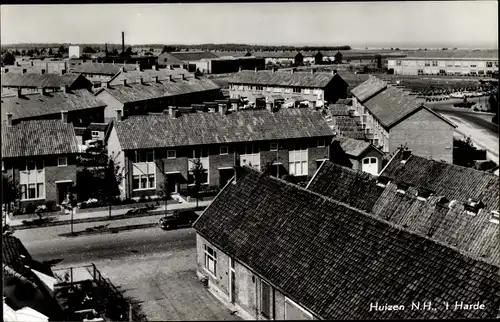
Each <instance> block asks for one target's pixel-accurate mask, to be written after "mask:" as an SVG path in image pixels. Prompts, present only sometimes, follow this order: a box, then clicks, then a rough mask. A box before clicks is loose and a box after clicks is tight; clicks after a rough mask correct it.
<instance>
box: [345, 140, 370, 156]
mask: <svg viewBox="0 0 500 322" xmlns="http://www.w3.org/2000/svg"><path fill="white" fill-rule="evenodd" d="M337 140H338V141H339V142H340V146H341V147H342V150H344V152H345V153H347V154H348V155H350V156H353V157H359V156H360V155H361V154H363V152H365V151H366V150H367V149H368V148H369V147H370V146H372V145H371V143H370V142H366V141H363V140H356V139H351V138H348V137H340V138H338V139H337Z"/></svg>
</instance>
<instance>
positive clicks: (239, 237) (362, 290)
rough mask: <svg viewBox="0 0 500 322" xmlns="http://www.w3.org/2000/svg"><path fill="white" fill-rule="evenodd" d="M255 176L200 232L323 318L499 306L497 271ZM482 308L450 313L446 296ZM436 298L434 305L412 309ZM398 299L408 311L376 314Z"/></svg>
mask: <svg viewBox="0 0 500 322" xmlns="http://www.w3.org/2000/svg"><path fill="white" fill-rule="evenodd" d="M246 171H248V172H249V173H248V174H247V175H246V176H244V177H240V178H239V179H238V182H237V183H236V184H234V185H233V184H229V185H227V186H226V187H225V189H224V190H222V192H221V193H220V194H219V195H218V196H217V198H216V199H215V200H214V201H213V202H212V204H211V205H210V206H209V207H208V208H207V209H206V210H205V212H204V213H203V215H202V216H201V217H200V218H199V219H198V220H197V222H196V223H195V224H194V228H195V229H196V231H197V232H198V233H199V234H200V235H201V236H202V237H204V238H206V239H207V240H208V241H209V242H210V243H213V244H214V245H215V246H216V247H217V248H219V249H220V250H221V251H222V252H224V253H226V254H227V255H228V256H230V257H231V258H233V259H235V260H236V261H237V262H240V263H243V264H245V265H246V266H248V267H250V268H251V269H252V270H253V271H255V272H256V274H258V275H260V276H262V277H264V278H265V279H266V280H267V281H268V282H269V283H270V284H271V285H272V286H274V287H276V288H277V289H278V290H280V291H281V292H282V293H284V294H285V295H286V296H287V297H289V298H290V299H292V300H293V301H295V302H297V303H299V304H300V305H302V306H303V307H305V308H307V309H308V310H309V311H311V312H312V313H314V314H315V315H316V316H317V317H319V318H322V319H381V318H383V319H398V318H399V319H403V318H415V319H418V318H421V319H427V318H429V319H431V318H474V317H475V318H486V317H490V318H493V317H496V316H497V314H498V307H499V305H500V281H499V279H498V273H499V268H498V267H495V266H492V265H489V264H487V263H484V262H482V261H479V260H473V259H470V258H468V257H467V256H465V255H462V254H460V253H459V252H458V251H456V250H454V249H452V248H450V247H446V246H444V245H441V244H439V243H436V242H434V241H432V240H430V239H428V238H426V237H424V236H420V235H418V234H415V233H411V232H409V231H406V230H405V229H402V228H399V227H396V226H394V225H392V224H391V223H388V222H386V221H384V220H381V219H379V218H376V217H374V216H371V215H369V214H366V213H364V212H360V211H358V210H356V209H354V208H351V207H348V206H346V205H343V204H341V203H338V202H335V201H332V200H331V199H328V198H326V197H323V196H320V195H318V194H316V193H313V192H310V191H307V190H304V189H302V188H299V187H297V186H295V185H292V184H290V183H286V182H285V181H282V180H279V179H276V178H274V177H271V176H266V175H264V174H261V173H257V172H256V171H253V170H250V169H248V170H246ZM446 299H453V300H450V302H451V301H453V304H454V303H455V301H459V302H460V301H464V302H465V303H475V302H477V301H479V302H480V303H483V304H484V306H485V310H446V309H445V307H444V303H443V301H445V300H446ZM412 301H413V302H421V303H422V302H424V301H430V302H432V303H433V305H434V304H435V305H436V306H437V307H436V308H437V309H436V310H411V309H410V308H411V303H412ZM375 302H378V303H379V304H380V305H384V304H386V303H390V304H392V303H397V304H403V305H405V306H406V308H407V309H406V310H399V311H398V310H393V311H383V312H381V311H370V309H369V308H370V304H371V303H375Z"/></svg>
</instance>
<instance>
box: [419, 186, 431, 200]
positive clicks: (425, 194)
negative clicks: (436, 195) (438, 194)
mask: <svg viewBox="0 0 500 322" xmlns="http://www.w3.org/2000/svg"><path fill="white" fill-rule="evenodd" d="M431 195H432V192H431V191H430V190H427V189H425V188H419V189H418V191H417V199H418V200H421V201H426V200H427V199H429V197H430V196H431Z"/></svg>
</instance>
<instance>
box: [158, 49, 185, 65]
mask: <svg viewBox="0 0 500 322" xmlns="http://www.w3.org/2000/svg"><path fill="white" fill-rule="evenodd" d="M158 64H160V65H180V66H182V65H184V62H183V61H182V60H181V59H179V58H177V57H176V56H174V55H172V54H171V53H167V52H164V53H162V54H160V56H158Z"/></svg>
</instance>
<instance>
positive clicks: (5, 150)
mask: <svg viewBox="0 0 500 322" xmlns="http://www.w3.org/2000/svg"><path fill="white" fill-rule="evenodd" d="M60 113H61V114H60V115H61V119H59V120H31V121H23V122H20V123H18V124H15V125H12V123H11V121H10V120H8V121H7V123H6V124H4V125H3V126H2V164H3V171H4V172H6V173H7V175H8V177H9V178H10V179H11V180H13V181H14V182H18V184H19V185H20V187H21V193H22V195H21V199H20V203H21V206H22V207H26V206H27V205H28V204H34V205H41V204H45V203H46V202H48V201H51V202H55V204H60V203H61V202H62V201H63V200H64V199H65V198H66V195H67V193H68V189H69V187H70V186H71V185H72V184H74V183H76V156H77V154H78V152H79V150H78V145H77V139H76V135H75V130H74V128H73V125H72V124H71V123H68V111H61V112H60Z"/></svg>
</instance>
